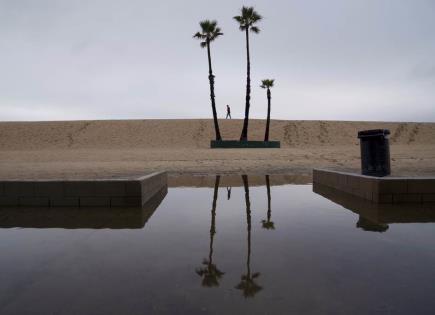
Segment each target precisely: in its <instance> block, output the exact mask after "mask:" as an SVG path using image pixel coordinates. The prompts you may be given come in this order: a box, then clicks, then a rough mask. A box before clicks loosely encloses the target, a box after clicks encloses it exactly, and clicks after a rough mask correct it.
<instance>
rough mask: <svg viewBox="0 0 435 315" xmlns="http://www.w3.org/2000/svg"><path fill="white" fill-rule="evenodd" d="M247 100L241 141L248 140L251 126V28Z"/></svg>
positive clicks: (247, 49)
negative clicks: (249, 125) (249, 126)
mask: <svg viewBox="0 0 435 315" xmlns="http://www.w3.org/2000/svg"><path fill="white" fill-rule="evenodd" d="M246 60H247V69H246V100H245V120H244V121H243V129H242V134H241V135H240V141H247V140H248V124H249V107H250V100H251V61H250V58H249V28H248V27H247V28H246Z"/></svg>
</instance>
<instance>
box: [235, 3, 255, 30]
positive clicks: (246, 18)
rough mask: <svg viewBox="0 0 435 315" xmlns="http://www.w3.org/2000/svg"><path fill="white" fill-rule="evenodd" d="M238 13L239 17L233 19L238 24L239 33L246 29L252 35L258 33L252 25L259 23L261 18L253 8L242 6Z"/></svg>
mask: <svg viewBox="0 0 435 315" xmlns="http://www.w3.org/2000/svg"><path fill="white" fill-rule="evenodd" d="M240 13H241V15H238V16H235V17H233V19H234V20H236V21H237V22H238V23H239V24H240V25H239V29H240V30H241V31H245V30H246V29H247V28H250V29H251V30H252V32H254V33H258V32H260V29H259V28H258V27H256V26H253V25H254V24H255V23H257V22H258V21H260V20H261V19H262V17H261V15H260V14H258V13H257V12H256V11H255V10H254V7H245V6H243V7H242V9H241V10H240Z"/></svg>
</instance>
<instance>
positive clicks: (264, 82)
mask: <svg viewBox="0 0 435 315" xmlns="http://www.w3.org/2000/svg"><path fill="white" fill-rule="evenodd" d="M274 81H275V80H274V79H266V80H261V85H260V87H261V88H263V89H267V121H266V132H265V134H264V141H269V127H270V99H271V98H272V96H271V94H270V88H272V87H273V82H274Z"/></svg>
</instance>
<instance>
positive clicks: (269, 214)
mask: <svg viewBox="0 0 435 315" xmlns="http://www.w3.org/2000/svg"><path fill="white" fill-rule="evenodd" d="M266 188H267V220H262V221H261V223H262V225H263V229H267V230H274V229H275V224H274V223H273V222H272V221H270V219H271V217H272V208H271V205H270V204H271V200H272V197H271V195H270V181H269V175H266Z"/></svg>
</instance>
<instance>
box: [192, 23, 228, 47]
mask: <svg viewBox="0 0 435 315" xmlns="http://www.w3.org/2000/svg"><path fill="white" fill-rule="evenodd" d="M199 26H200V27H201V32H197V33H196V34H195V35H193V37H194V38H197V39H200V40H202V42H201V47H202V48H205V47H207V41H208V42H212V41H214V40H215V39H216V38H217V37H219V36H220V35H223V33H222V31H221V29H220V27H218V26H217V21H210V20H204V21H201V22H199Z"/></svg>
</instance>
